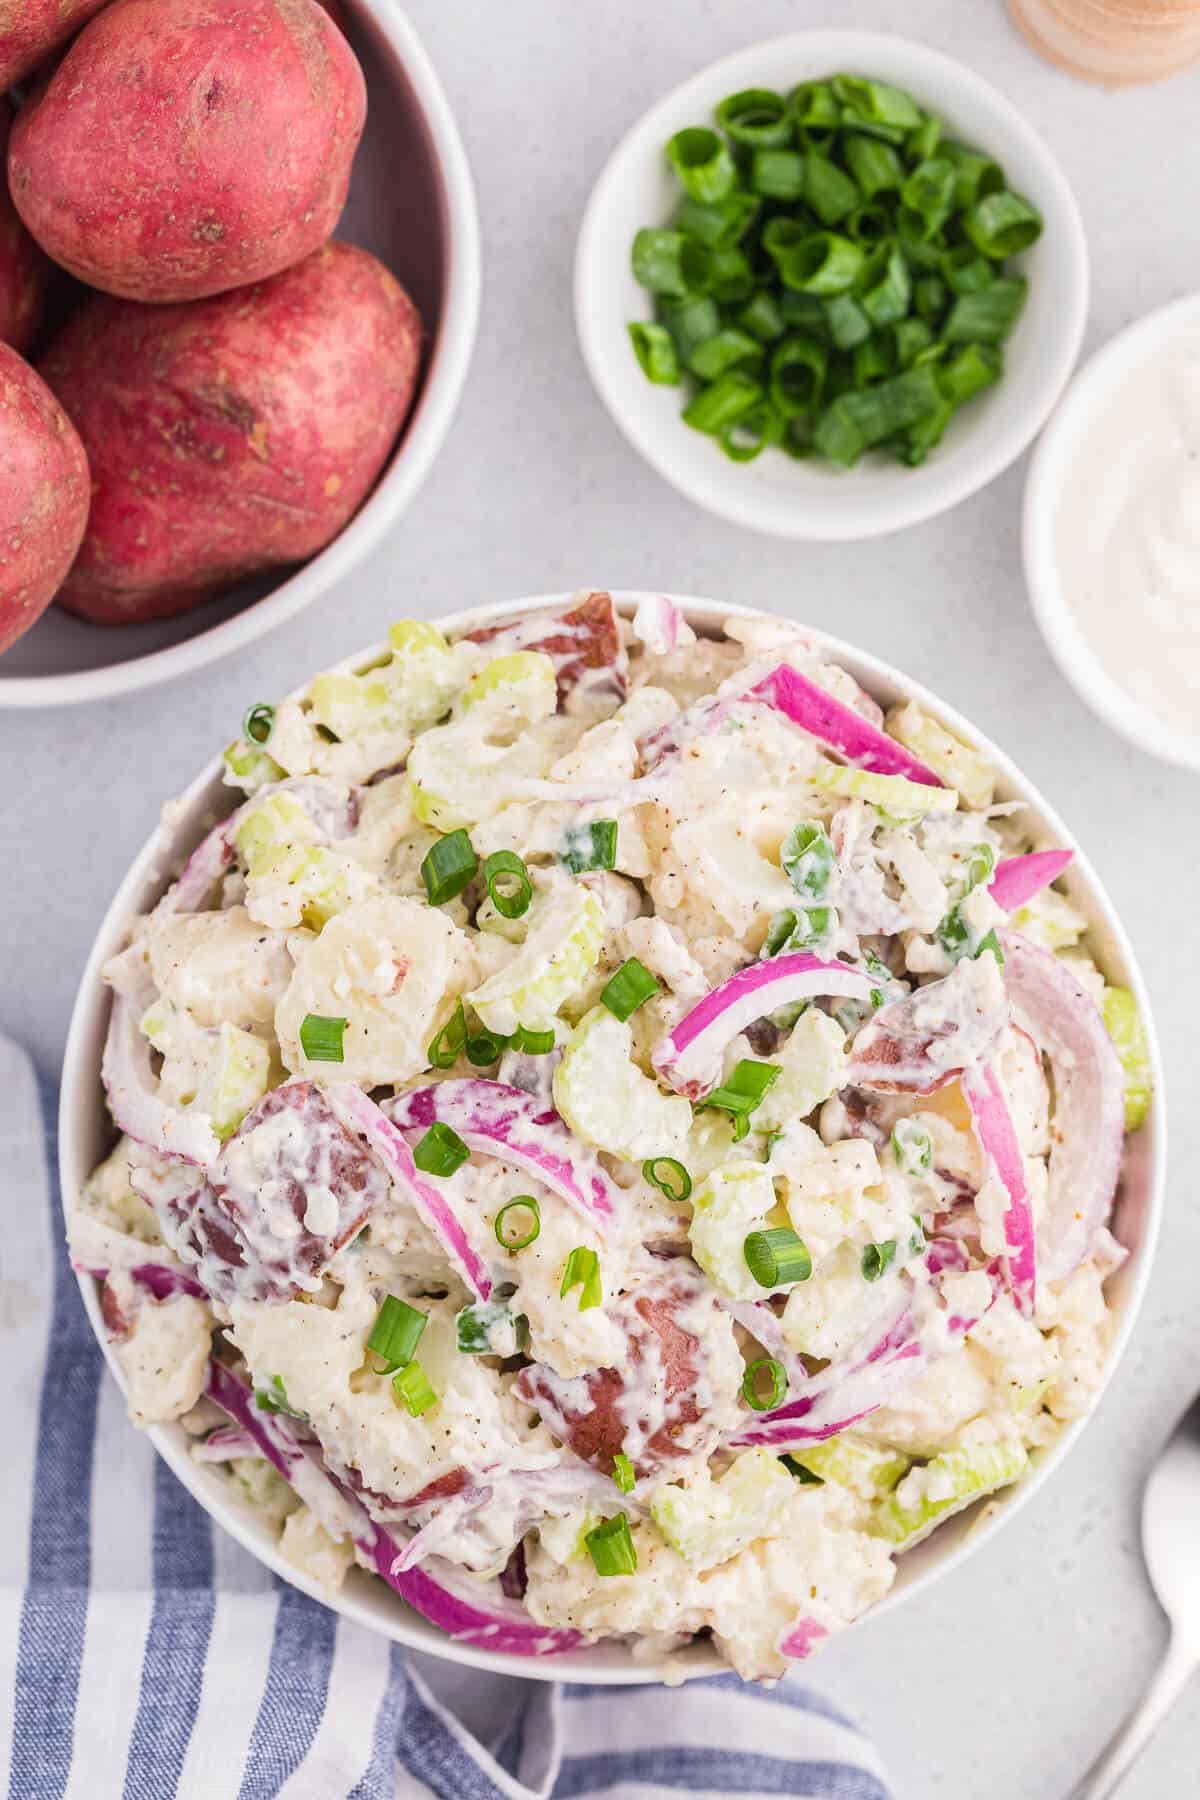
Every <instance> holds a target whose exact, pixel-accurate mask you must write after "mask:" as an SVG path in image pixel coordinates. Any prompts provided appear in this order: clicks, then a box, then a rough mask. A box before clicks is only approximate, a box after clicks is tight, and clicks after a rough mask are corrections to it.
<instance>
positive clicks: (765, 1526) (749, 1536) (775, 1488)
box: [650, 1450, 796, 1569]
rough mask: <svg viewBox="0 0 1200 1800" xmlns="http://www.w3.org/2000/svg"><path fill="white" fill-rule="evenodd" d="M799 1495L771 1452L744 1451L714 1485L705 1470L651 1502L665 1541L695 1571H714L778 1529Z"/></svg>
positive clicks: (662, 1488) (662, 1489)
mask: <svg viewBox="0 0 1200 1800" xmlns="http://www.w3.org/2000/svg"><path fill="white" fill-rule="evenodd" d="M795 1494H796V1486H795V1482H794V1481H793V1478H792V1477H791V1476H790V1475H789V1474H788V1472H787V1470H786V1469H785V1468H784V1467H783V1465H782V1464H781V1463H780V1461H779V1458H778V1457H777V1456H773V1455H772V1454H771V1452H770V1451H769V1450H746V1451H744V1452H743V1453H742V1455H741V1456H739V1457H737V1458H735V1460H734V1461H733V1462H732V1463H731V1464H730V1465H729V1467H728V1469H727V1470H726V1471H725V1473H724V1475H722V1476H721V1477H720V1479H719V1480H717V1481H714V1480H713V1479H712V1477H711V1476H710V1475H709V1473H708V1471H707V1469H705V1470H702V1471H700V1472H699V1473H697V1474H696V1475H693V1476H692V1477H690V1479H689V1480H688V1482H687V1484H686V1486H676V1485H674V1484H672V1485H670V1486H667V1487H661V1488H659V1490H658V1492H657V1493H656V1494H655V1496H654V1499H653V1500H652V1501H651V1503H650V1511H651V1513H652V1515H653V1518H654V1523H655V1524H656V1525H657V1526H658V1529H659V1530H660V1531H661V1533H662V1535H663V1537H664V1538H665V1539H666V1540H667V1543H668V1544H670V1546H671V1548H672V1550H675V1551H676V1552H677V1553H678V1554H679V1555H680V1556H682V1558H683V1560H684V1561H685V1562H686V1563H687V1564H688V1565H689V1566H690V1567H691V1568H693V1569H713V1568H716V1566H717V1564H718V1563H723V1562H728V1561H729V1559H730V1557H731V1556H737V1555H738V1553H739V1552H740V1551H742V1550H744V1549H745V1548H746V1547H747V1545H748V1544H752V1543H753V1542H754V1540H755V1538H758V1537H764V1536H767V1535H769V1534H770V1533H772V1532H774V1531H776V1530H777V1529H778V1528H779V1525H780V1524H781V1522H782V1517H783V1514H784V1512H785V1511H786V1509H787V1508H788V1507H789V1506H790V1505H791V1504H792V1502H793V1500H794V1497H795Z"/></svg>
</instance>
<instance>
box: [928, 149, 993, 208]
mask: <svg viewBox="0 0 1200 1800" xmlns="http://www.w3.org/2000/svg"><path fill="white" fill-rule="evenodd" d="M941 154H942V155H943V156H945V157H947V158H948V159H949V161H950V162H952V163H953V164H954V205H955V210H956V211H958V212H970V210H971V208H972V207H973V206H974V205H975V203H976V201H977V200H982V199H984V198H986V196H987V195H988V194H995V193H999V191H1000V190H1001V188H1003V186H1004V172H1003V170H1002V169H1001V167H1000V165H999V163H994V162H993V161H992V160H991V158H990V157H988V156H980V154H979V152H978V151H977V150H968V149H966V148H965V147H964V146H963V145H962V144H949V143H948V144H943V145H942V147H941Z"/></svg>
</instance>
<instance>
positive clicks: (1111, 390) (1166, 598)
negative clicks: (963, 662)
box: [1024, 294, 1200, 768]
mask: <svg viewBox="0 0 1200 1800" xmlns="http://www.w3.org/2000/svg"><path fill="white" fill-rule="evenodd" d="M1024 547H1025V570H1026V576H1027V579H1028V582H1029V592H1030V597H1031V599H1032V602H1033V609H1034V613H1035V615H1036V617H1037V620H1038V623H1039V625H1040V626H1041V629H1042V632H1043V634H1044V635H1045V638H1046V641H1047V643H1048V644H1049V646H1050V649H1051V650H1052V652H1053V653H1054V656H1055V658H1056V660H1057V662H1058V663H1059V666H1060V667H1061V669H1062V671H1063V673H1064V674H1065V675H1066V677H1067V679H1068V680H1069V681H1070V682H1071V683H1072V685H1073V686H1074V687H1075V689H1076V690H1077V692H1078V693H1079V694H1080V695H1081V697H1082V698H1083V699H1084V700H1086V701H1087V703H1088V705H1089V706H1091V707H1092V708H1093V710H1094V711H1095V712H1097V713H1098V714H1099V715H1100V717H1101V718H1102V719H1104V720H1105V721H1106V723H1107V724H1109V725H1111V726H1112V727H1113V728H1114V730H1116V731H1119V732H1121V733H1122V735H1123V736H1125V737H1127V738H1129V739H1130V740H1131V742H1133V743H1134V744H1136V745H1137V746H1138V748H1139V749H1143V750H1148V751H1150V752H1151V753H1152V754H1153V755H1155V756H1159V757H1162V758H1163V759H1164V760H1166V761H1168V762H1173V763H1178V764H1181V765H1183V766H1184V767H1186V768H1200V294H1191V295H1188V296H1187V297H1186V298H1184V299H1182V300H1177V301H1175V302H1174V303H1173V304H1171V305H1170V306H1165V307H1162V308H1160V309H1159V310H1158V311H1157V312H1153V313H1151V314H1149V315H1148V316H1147V317H1146V318H1144V319H1141V320H1139V321H1138V322H1137V323H1136V324H1134V325H1132V326H1130V327H1129V328H1128V329H1127V330H1126V331H1123V332H1121V333H1120V335H1119V336H1117V337H1115V338H1114V339H1113V340H1112V341H1111V342H1110V343H1109V344H1107V345H1106V346H1105V347H1104V349H1103V350H1101V351H1100V352H1099V354H1098V355H1096V356H1095V357H1093V359H1092V361H1091V362H1090V363H1089V364H1088V365H1087V367H1086V368H1085V369H1084V370H1083V371H1082V373H1081V374H1080V375H1079V376H1078V377H1077V378H1076V380H1075V382H1074V383H1073V384H1072V386H1071V388H1070V389H1069V390H1068V392H1067V396H1066V399H1065V400H1064V402H1063V404H1062V406H1061V407H1060V408H1059V410H1058V412H1057V414H1056V415H1055V417H1054V419H1053V420H1052V422H1051V424H1050V426H1049V428H1048V429H1047V431H1046V434H1045V436H1044V437H1043V439H1042V442H1041V444H1040V446H1039V448H1038V451H1037V454H1036V456H1035V457H1034V460H1033V464H1032V467H1031V469H1030V473H1029V480H1028V484H1027V486H1026V490H1025V546H1024Z"/></svg>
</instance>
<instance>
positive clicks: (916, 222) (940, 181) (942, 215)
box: [900, 156, 954, 242]
mask: <svg viewBox="0 0 1200 1800" xmlns="http://www.w3.org/2000/svg"><path fill="white" fill-rule="evenodd" d="M953 201H954V164H953V163H952V162H947V161H946V159H945V158H944V157H940V156H935V157H932V158H930V160H929V161H928V162H922V163H918V164H917V166H916V168H915V169H914V170H913V171H912V173H911V174H910V175H908V176H906V177H905V181H904V186H903V187H902V188H901V189H900V222H901V225H902V226H903V227H904V229H905V230H906V231H908V232H910V233H911V235H912V236H913V237H915V238H922V239H924V240H925V241H926V242H928V240H929V239H930V238H932V237H934V236H935V235H936V234H937V232H939V231H940V230H941V228H942V226H943V225H944V224H945V223H946V220H947V219H948V218H949V217H950V208H951V206H952V204H953Z"/></svg>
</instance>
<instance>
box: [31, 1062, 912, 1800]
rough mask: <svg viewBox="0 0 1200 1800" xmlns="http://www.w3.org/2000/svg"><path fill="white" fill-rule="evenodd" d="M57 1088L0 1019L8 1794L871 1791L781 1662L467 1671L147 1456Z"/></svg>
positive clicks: (841, 1734) (161, 1797) (541, 1795)
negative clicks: (350, 1600) (67, 1226)
mask: <svg viewBox="0 0 1200 1800" xmlns="http://www.w3.org/2000/svg"><path fill="white" fill-rule="evenodd" d="M51 1102H52V1096H51V1095H50V1094H49V1093H48V1092H47V1091H43V1092H42V1093H41V1094H40V1095H39V1091H38V1087H37V1084H36V1083H35V1080H34V1075H33V1070H32V1068H31V1066H30V1064H29V1061H28V1059H27V1058H26V1057H25V1055H24V1054H23V1052H21V1051H19V1050H18V1049H17V1048H16V1047H15V1046H14V1045H12V1044H10V1043H8V1042H7V1041H6V1040H4V1039H3V1038H0V1144H2V1145H3V1147H4V1173H5V1177H6V1179H5V1182H4V1201H3V1204H4V1221H3V1227H2V1228H0V1366H2V1367H3V1370H4V1375H5V1386H6V1389H7V1396H6V1402H5V1407H4V1415H3V1418H4V1441H3V1454H4V1459H5V1463H6V1465H7V1468H6V1473H5V1476H4V1479H3V1482H2V1483H0V1592H2V1598H3V1616H2V1618H0V1688H2V1705H3V1709H4V1710H3V1715H0V1792H6V1793H7V1794H8V1796H9V1800H84V1797H85V1796H86V1800H176V1797H177V1796H179V1797H183V1800H274V1797H275V1796H280V1797H281V1800H422V1797H427V1796H429V1795H431V1794H435V1795H439V1796H443V1797H444V1800H570V1797H574V1796H585V1795H586V1796H592V1795H595V1796H601V1795H605V1796H610V1797H612V1800H640V1797H642V1796H655V1795H658V1796H662V1795H666V1794H667V1793H670V1792H672V1791H678V1790H680V1789H686V1790H688V1791H689V1792H690V1793H691V1794H692V1795H694V1796H696V1797H697V1800H705V1796H715V1795H738V1796H742V1797H746V1800H748V1797H750V1796H756V1795H767V1794H792V1795H804V1796H808V1797H809V1800H888V1795H889V1790H888V1789H887V1788H886V1787H885V1785H884V1782H883V1780H882V1777H881V1774H880V1770H879V1765H878V1759H877V1757H876V1756H875V1753H874V1751H873V1750H872V1748H871V1746H870V1744H869V1743H867V1742H866V1740H865V1739H863V1738H862V1737H861V1736H860V1735H859V1734H858V1733H857V1732H856V1731H855V1730H854V1728H853V1727H852V1726H851V1725H850V1724H849V1723H848V1722H847V1721H846V1720H845V1719H844V1718H843V1717H842V1715H841V1714H840V1713H839V1712H837V1711H836V1710H835V1709H834V1708H833V1707H831V1706H830V1705H828V1704H827V1703H826V1702H825V1701H823V1700H822V1699H821V1698H820V1697H819V1696H817V1695H816V1694H814V1693H812V1692H810V1691H809V1690H807V1689H805V1688H802V1687H800V1686H799V1685H797V1684H794V1683H793V1682H790V1681H789V1682H785V1683H782V1684H781V1685H780V1686H779V1687H777V1688H776V1689H774V1690H773V1691H769V1690H764V1689H752V1688H748V1687H746V1686H744V1685H743V1684H742V1683H741V1682H739V1681H738V1680H737V1679H736V1677H734V1676H732V1675H726V1676H720V1677H718V1678H716V1679H714V1680H711V1681H704V1682H700V1683H693V1684H692V1685H691V1686H689V1687H687V1688H684V1689H682V1690H675V1691H671V1692H670V1693H668V1692H667V1691H666V1690H664V1689H662V1688H661V1687H657V1686H653V1687H641V1688H620V1689H612V1688H599V1687H590V1686H585V1685H581V1684H574V1683H563V1684H559V1685H551V1684H548V1683H540V1682H524V1681H517V1680H511V1679H507V1678H505V1677H488V1676H481V1675H479V1674H478V1673H476V1672H473V1671H467V1670H458V1669H454V1668H453V1667H452V1666H451V1665H448V1664H443V1663H441V1662H437V1661H435V1660H433V1659H430V1658H426V1657H418V1656H413V1655H406V1654H404V1653H402V1652H401V1651H400V1650H399V1649H398V1648H397V1647H396V1646H394V1645H390V1646H389V1645H388V1644H387V1643H386V1642H385V1641H384V1640H383V1639H382V1638H379V1637H377V1636H375V1635H374V1634H373V1633H371V1632H369V1631H366V1630H364V1629H363V1628H362V1627H361V1626H358V1625H354V1624H351V1623H350V1622H349V1621H348V1620H345V1619H339V1618H338V1616H337V1614H336V1613H333V1612H330V1611H329V1610H328V1609H327V1608H326V1607H323V1606H320V1605H318V1604H317V1603H316V1602H314V1601H312V1600H309V1599H308V1598H307V1597H306V1596H305V1595H303V1594H301V1593H300V1592H299V1591H298V1590H297V1589H295V1588H292V1587H289V1586H287V1585H286V1584H285V1583H282V1582H279V1581H277V1580H276V1579H275V1578H274V1577H273V1576H271V1575H270V1574H269V1573H268V1571H266V1570H265V1569H264V1568H262V1567H261V1566H260V1565H259V1564H258V1563H257V1562H255V1561H254V1559H253V1558H252V1557H251V1556H249V1555H248V1554H247V1553H246V1552H245V1551H243V1550H242V1549H241V1547H240V1546H239V1545H238V1544H236V1543H234V1541H233V1539H232V1538H229V1537H227V1536H226V1535H225V1534H224V1533H223V1532H221V1531H220V1530H219V1529H216V1528H214V1526H213V1525H212V1523H211V1521H210V1520H209V1518H208V1515H207V1514H206V1513H204V1512H203V1511H202V1510H201V1509H200V1507H198V1506H197V1505H196V1503H195V1502H194V1501H193V1500H192V1499H191V1497H190V1496H189V1495H188V1494H187V1493H185V1492H184V1490H183V1489H182V1488H181V1487H180V1485H179V1483H178V1482H177V1481H176V1480H175V1477H174V1476H173V1475H172V1474H171V1473H170V1471H169V1470H168V1469H167V1467H166V1465H165V1464H164V1463H162V1462H160V1461H158V1459H157V1458H156V1456H155V1454H154V1451H153V1449H152V1448H151V1445H150V1443H149V1441H148V1440H147V1439H146V1438H144V1437H142V1436H141V1435H140V1434H139V1433H137V1432H136V1431H134V1429H133V1427H132V1426H131V1425H130V1424H129V1423H128V1421H127V1419H126V1417H125V1412H124V1407H123V1403H122V1400H121V1396H120V1394H119V1393H118V1391H117V1389H116V1386H115V1385H114V1383H113V1382H112V1381H111V1380H110V1379H109V1378H108V1376H107V1375H106V1374H105V1372H104V1364H103V1359H102V1357H101V1355H100V1352H99V1350H98V1348H97V1346H96V1344H95V1342H94V1340H93V1338H92V1334H91V1330H90V1328H89V1326H88V1323H87V1319H86V1316H85V1314H84V1311H83V1308H82V1306H81V1305H80V1303H79V1297H78V1294H77V1292H76V1288H75V1282H74V1278H73V1277H72V1275H71V1272H70V1269H69V1268H68V1266H67V1260H66V1256H65V1255H64V1253H63V1249H62V1241H61V1240H62V1231H61V1222H60V1217H59V1209H58V1205H57V1202H56V1199H55V1197H54V1196H55V1184H54V1180H53V1176H52V1174H51V1173H50V1171H51V1170H52V1168H53V1144H52V1137H53V1131H52V1123H51V1120H50V1117H49V1107H50V1104H51ZM435 1690H436V1691H435ZM5 1765H7V1767H5Z"/></svg>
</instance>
